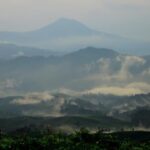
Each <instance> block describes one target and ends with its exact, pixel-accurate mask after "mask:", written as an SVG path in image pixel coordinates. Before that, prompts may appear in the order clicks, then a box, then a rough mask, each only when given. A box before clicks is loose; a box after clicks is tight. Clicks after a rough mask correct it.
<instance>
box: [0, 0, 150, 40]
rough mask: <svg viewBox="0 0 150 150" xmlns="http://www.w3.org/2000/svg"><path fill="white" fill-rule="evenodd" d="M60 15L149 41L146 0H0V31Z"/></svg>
mask: <svg viewBox="0 0 150 150" xmlns="http://www.w3.org/2000/svg"><path fill="white" fill-rule="evenodd" d="M61 17H65V18H71V19H76V20H78V21H81V22H82V23H84V24H86V25H88V26H89V27H91V28H94V29H97V30H99V31H104V32H109V33H115V34H118V35H122V36H126V37H130V38H135V39H142V40H145V41H149V42H150V0H0V31H28V30H32V29H36V28H40V27H41V26H44V25H47V24H49V23H51V22H53V21H55V20H57V19H59V18H61Z"/></svg>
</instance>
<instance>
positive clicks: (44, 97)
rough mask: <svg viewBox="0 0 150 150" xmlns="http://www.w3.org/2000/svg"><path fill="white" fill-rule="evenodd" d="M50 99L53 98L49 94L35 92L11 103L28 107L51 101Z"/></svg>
mask: <svg viewBox="0 0 150 150" xmlns="http://www.w3.org/2000/svg"><path fill="white" fill-rule="evenodd" d="M52 99H53V96H52V95H51V94H50V93H49V92H39V93H38V92H35V93H30V94H27V95H25V97H24V98H22V99H15V100H13V101H12V102H11V103H13V104H18V105H29V104H39V103H41V102H47V101H51V100H52Z"/></svg>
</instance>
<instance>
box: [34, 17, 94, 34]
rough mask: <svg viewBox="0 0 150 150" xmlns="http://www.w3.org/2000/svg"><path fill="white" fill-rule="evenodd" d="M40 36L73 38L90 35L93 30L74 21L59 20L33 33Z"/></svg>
mask: <svg viewBox="0 0 150 150" xmlns="http://www.w3.org/2000/svg"><path fill="white" fill-rule="evenodd" d="M33 32H34V33H35V32H36V33H38V34H40V36H41V35H49V36H52V37H55V36H58V37H59V36H74V35H90V34H91V33H92V32H93V30H92V29H90V28H88V27H87V26H86V25H84V24H82V23H80V22H79V21H76V20H74V19H67V18H60V19H58V20H56V21H55V22H53V23H51V24H48V25H47V26H45V27H42V28H40V29H38V30H35V31H33Z"/></svg>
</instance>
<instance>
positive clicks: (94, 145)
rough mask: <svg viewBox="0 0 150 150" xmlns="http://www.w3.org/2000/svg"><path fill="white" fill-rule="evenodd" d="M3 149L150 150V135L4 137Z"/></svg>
mask: <svg viewBox="0 0 150 150" xmlns="http://www.w3.org/2000/svg"><path fill="white" fill-rule="evenodd" d="M0 149H1V150H50V149H51V150H150V132H118V133H109V134H108V133H107V134H106V133H103V132H102V131H100V130H98V131H97V132H96V133H89V131H88V130H87V129H84V128H82V129H80V131H76V132H74V133H71V134H66V133H61V132H56V131H53V130H43V131H32V132H31V131H27V130H25V129H24V130H23V129H22V130H20V131H17V132H15V133H9V134H7V135H6V134H3V133H1V135H0Z"/></svg>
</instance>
